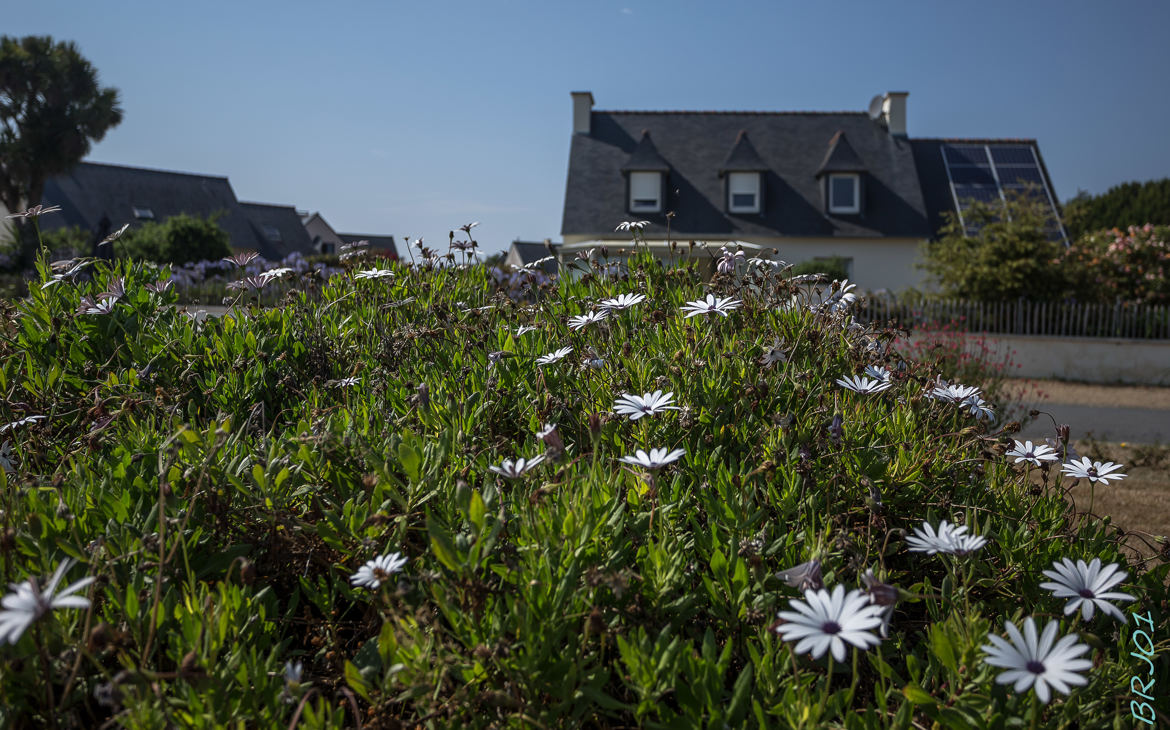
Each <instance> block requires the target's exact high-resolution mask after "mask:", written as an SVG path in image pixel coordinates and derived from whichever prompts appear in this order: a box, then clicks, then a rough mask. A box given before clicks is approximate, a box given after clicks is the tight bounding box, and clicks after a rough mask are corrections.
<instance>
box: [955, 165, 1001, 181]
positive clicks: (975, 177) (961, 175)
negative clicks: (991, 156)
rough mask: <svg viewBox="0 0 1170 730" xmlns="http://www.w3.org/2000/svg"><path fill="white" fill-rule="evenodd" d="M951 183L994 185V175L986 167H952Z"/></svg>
mask: <svg viewBox="0 0 1170 730" xmlns="http://www.w3.org/2000/svg"><path fill="white" fill-rule="evenodd" d="M951 182H953V183H954V184H955V185H964V184H975V185H995V175H994V174H993V173H992V172H991V168H990V167H988V166H986V165H952V166H951Z"/></svg>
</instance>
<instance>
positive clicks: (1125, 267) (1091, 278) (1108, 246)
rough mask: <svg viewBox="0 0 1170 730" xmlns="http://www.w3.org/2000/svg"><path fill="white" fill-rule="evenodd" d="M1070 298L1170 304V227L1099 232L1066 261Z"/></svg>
mask: <svg viewBox="0 0 1170 730" xmlns="http://www.w3.org/2000/svg"><path fill="white" fill-rule="evenodd" d="M1061 268H1062V269H1064V271H1065V275H1066V276H1067V277H1068V279H1069V286H1070V291H1069V294H1070V296H1074V297H1076V298H1077V299H1078V300H1080V301H1087V302H1114V301H1116V300H1118V299H1120V300H1122V301H1125V302H1143V303H1146V304H1155V305H1156V304H1170V226H1153V225H1149V224H1146V225H1144V226H1141V227H1140V228H1139V227H1138V226H1130V227H1129V229H1128V230H1124V231H1123V230H1121V229H1118V228H1114V229H1113V230H1109V231H1094V232H1091V233H1086V234H1085V235H1083V236H1081V237H1080V238H1078V239H1077V240H1076V241H1075V242H1074V243H1073V245H1072V246H1070V247H1069V249H1068V250H1067V251H1066V252H1065V253H1064V255H1063V256H1062V258H1061Z"/></svg>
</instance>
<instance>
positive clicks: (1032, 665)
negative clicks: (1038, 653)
mask: <svg viewBox="0 0 1170 730" xmlns="http://www.w3.org/2000/svg"><path fill="white" fill-rule="evenodd" d="M1024 668H1025V669H1027V670H1028V671H1029V672H1031V673H1032V674H1044V665H1043V664H1041V663H1040V662H1038V661H1036V660H1035V659H1033V660H1032V661H1030V662H1028V664H1027V666H1025V667H1024Z"/></svg>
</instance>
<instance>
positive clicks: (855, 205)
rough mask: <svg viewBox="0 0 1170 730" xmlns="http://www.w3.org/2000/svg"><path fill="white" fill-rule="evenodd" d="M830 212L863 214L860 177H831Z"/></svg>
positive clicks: (854, 175)
mask: <svg viewBox="0 0 1170 730" xmlns="http://www.w3.org/2000/svg"><path fill="white" fill-rule="evenodd" d="M829 212H830V213H860V212H861V176H860V175H857V174H847V175H829Z"/></svg>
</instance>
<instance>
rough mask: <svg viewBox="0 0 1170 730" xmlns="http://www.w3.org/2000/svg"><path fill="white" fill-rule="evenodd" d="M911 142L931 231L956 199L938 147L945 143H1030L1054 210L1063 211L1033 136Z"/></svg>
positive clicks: (943, 218)
mask: <svg viewBox="0 0 1170 730" xmlns="http://www.w3.org/2000/svg"><path fill="white" fill-rule="evenodd" d="M910 144H911V145H912V147H913V148H914V163H915V166H916V167H917V168H918V179H919V180H920V181H921V182H922V195H923V199H924V200H925V202H926V210H927V214H928V215H929V219H930V226H931V230H932V231H935V232H937V231H938V230H939V229H940V228H942V226H943V224H944V223H946V219H945V214H946V213H947V212H953V211H954V210H955V199H954V197H953V196H952V195H951V188H950V180H949V178H948V177H947V168H946V165H945V163H944V162H943V155H942V150H941V149H940V148H941V147H942V145H944V144H993V145H998V144H1019V145H1027V146H1029V147H1031V148H1032V149H1033V151H1034V152H1035V153H1036V159H1037V160H1038V161H1039V162H1040V173H1041V174H1042V175H1043V176H1044V183H1045V184H1046V185H1047V186H1048V189H1049V190H1050V191H1053V196H1052V202H1053V203H1054V204H1055V205H1056V210H1057V213H1058V214H1059V215H1063V212H1062V211H1061V209H1060V201H1059V200H1057V198H1056V194H1055V190H1056V188H1055V187H1053V185H1052V178H1051V177H1050V176H1049V175H1048V166H1047V165H1045V164H1044V156H1043V155H1041V154H1040V145H1039V144H1037V142H1036V140H1034V139H1003V138H1001V139H987V138H966V137H963V138H959V137H948V138H937V139H936V138H922V139H913V140H910Z"/></svg>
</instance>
